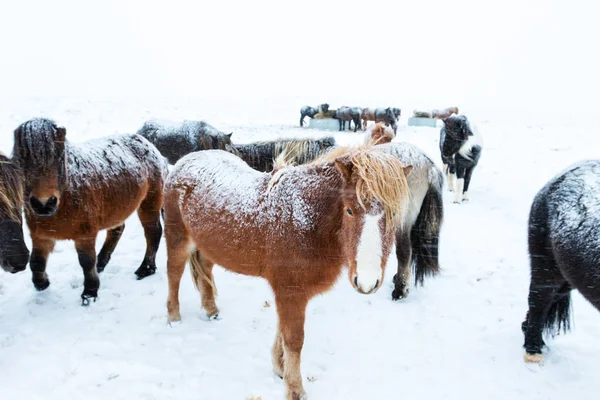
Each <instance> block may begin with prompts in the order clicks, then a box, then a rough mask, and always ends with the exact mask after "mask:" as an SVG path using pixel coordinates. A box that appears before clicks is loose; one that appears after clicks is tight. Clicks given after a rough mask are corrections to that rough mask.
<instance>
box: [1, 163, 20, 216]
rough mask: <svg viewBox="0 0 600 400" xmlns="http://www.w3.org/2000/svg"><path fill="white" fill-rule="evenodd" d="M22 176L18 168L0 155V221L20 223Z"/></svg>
mask: <svg viewBox="0 0 600 400" xmlns="http://www.w3.org/2000/svg"><path fill="white" fill-rule="evenodd" d="M22 207H23V175H22V174H21V170H20V169H19V168H18V166H17V165H16V164H15V163H14V162H13V161H12V160H11V159H9V158H8V157H6V156H5V155H4V154H2V153H0V220H3V219H5V218H8V219H11V220H13V221H21V212H22V211H21V210H22Z"/></svg>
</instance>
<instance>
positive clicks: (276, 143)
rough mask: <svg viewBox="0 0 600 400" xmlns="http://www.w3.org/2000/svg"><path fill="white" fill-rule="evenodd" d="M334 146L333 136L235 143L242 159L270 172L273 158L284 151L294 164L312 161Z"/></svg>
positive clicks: (263, 170)
mask: <svg viewBox="0 0 600 400" xmlns="http://www.w3.org/2000/svg"><path fill="white" fill-rule="evenodd" d="M334 146H335V139H334V138H333V137H325V138H321V139H281V140H272V141H268V142H254V143H249V144H240V145H236V146H235V147H236V149H237V151H238V152H239V156H240V158H241V159H242V160H244V161H246V163H247V164H248V165H249V166H251V167H252V168H254V169H255V170H258V171H261V172H271V171H272V170H273V162H274V160H275V159H276V158H277V157H278V156H279V155H281V153H283V152H284V151H286V152H287V153H289V154H291V156H292V159H291V160H289V161H290V162H293V163H295V164H305V163H308V162H310V161H313V160H314V159H315V158H317V157H319V156H320V155H321V154H323V153H325V152H327V151H328V150H329V149H331V148H332V147H334Z"/></svg>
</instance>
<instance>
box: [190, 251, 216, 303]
mask: <svg viewBox="0 0 600 400" xmlns="http://www.w3.org/2000/svg"><path fill="white" fill-rule="evenodd" d="M190 271H191V273H192V281H193V282H194V286H196V290H198V291H199V292H202V289H201V288H202V282H203V281H204V282H207V283H208V284H209V285H210V287H211V288H212V291H213V295H214V296H215V297H217V295H218V292H217V287H216V286H215V282H214V281H213V280H212V278H211V277H210V276H208V275H206V272H205V271H204V268H202V254H200V252H199V251H198V250H194V251H193V252H192V254H191V255H190Z"/></svg>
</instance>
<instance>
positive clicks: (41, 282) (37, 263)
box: [29, 237, 55, 291]
mask: <svg viewBox="0 0 600 400" xmlns="http://www.w3.org/2000/svg"><path fill="white" fill-rule="evenodd" d="M31 239H32V244H33V249H32V251H31V257H30V258H29V267H30V268H31V281H32V282H33V286H34V287H35V288H36V289H37V290H40V291H41V290H45V289H47V288H48V286H50V280H48V275H47V274H46V263H47V262H48V256H49V255H50V253H52V250H54V243H55V241H54V240H48V239H40V238H37V237H32V238H31Z"/></svg>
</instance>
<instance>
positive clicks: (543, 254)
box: [521, 160, 600, 362]
mask: <svg viewBox="0 0 600 400" xmlns="http://www.w3.org/2000/svg"><path fill="white" fill-rule="evenodd" d="M598 210H600V160H593V161H592V160H590V161H583V162H580V163H577V164H575V165H573V166H571V167H570V168H568V169H567V170H566V171H564V172H562V173H560V174H559V175H558V176H556V177H555V178H554V179H552V180H551V181H550V182H548V183H547V184H546V186H544V187H543V188H542V190H540V191H539V192H538V194H537V195H536V197H535V199H534V200H533V204H532V206H531V211H530V214H529V256H530V263H531V282H530V286H529V311H528V312H527V315H526V317H525V321H524V322H523V324H522V326H521V328H522V330H523V334H524V335H525V344H524V347H525V351H526V354H525V361H527V362H540V361H542V359H543V357H542V347H543V346H544V345H545V343H544V341H543V339H542V333H543V331H550V332H552V333H553V334H554V333H556V331H560V330H561V329H562V330H563V331H564V332H566V331H568V330H569V325H570V324H569V322H570V320H569V311H570V302H571V296H570V293H571V290H572V289H577V290H579V292H580V293H581V294H582V295H583V297H585V298H586V299H587V300H588V301H589V302H590V303H592V305H594V307H596V309H598V310H599V311H600V264H599V263H598V260H600V239H599V238H600V213H599V212H598Z"/></svg>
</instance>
